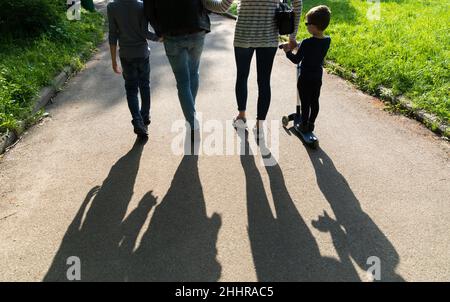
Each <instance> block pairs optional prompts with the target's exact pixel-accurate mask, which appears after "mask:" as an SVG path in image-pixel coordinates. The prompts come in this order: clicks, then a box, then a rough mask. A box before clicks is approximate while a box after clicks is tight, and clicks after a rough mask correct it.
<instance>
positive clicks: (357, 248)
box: [308, 149, 404, 281]
mask: <svg viewBox="0 0 450 302" xmlns="http://www.w3.org/2000/svg"><path fill="white" fill-rule="evenodd" d="M308 155H309V157H310V159H311V162H312V164H313V166H314V169H315V172H316V178H317V184H318V186H319V188H320V190H321V191H322V194H323V195H324V197H325V198H326V200H327V201H328V203H329V204H330V206H331V209H332V210H333V213H334V216H335V217H336V220H334V219H332V218H331V217H330V216H329V215H328V213H327V212H324V213H323V215H320V216H319V217H318V219H317V221H314V222H313V226H314V227H316V228H317V229H318V230H320V231H322V232H330V234H331V236H332V238H333V244H334V246H335V248H336V250H337V251H338V253H339V251H341V254H340V257H344V258H346V259H348V258H351V259H353V260H354V262H356V264H357V265H358V266H359V268H360V269H362V270H364V271H367V270H368V269H369V268H370V267H371V266H372V264H373V263H372V262H370V261H369V263H368V260H369V257H372V256H375V257H378V258H379V259H380V268H381V276H380V277H381V280H380V281H404V279H403V278H402V277H401V276H400V275H398V274H397V273H396V272H395V269H396V267H397V265H398V263H399V255H398V253H397V251H396V250H395V248H394V246H393V245H392V243H391V242H390V241H389V239H388V238H387V237H386V236H385V235H384V234H383V232H382V231H381V230H380V228H379V227H378V226H377V225H376V224H375V222H374V221H373V220H372V218H370V216H369V215H367V214H366V213H365V212H364V210H363V209H362V208H361V204H360V202H359V200H358V199H357V197H356V196H355V194H354V193H353V191H352V189H351V188H350V186H349V184H348V182H347V180H346V179H345V178H344V176H343V175H342V174H341V173H340V172H339V171H338V170H337V169H336V167H335V165H334V163H333V161H332V160H331V158H330V157H329V156H328V155H327V153H326V152H325V151H324V150H322V149H319V150H315V151H313V150H308ZM343 253H345V254H343ZM375 281H377V280H375Z"/></svg>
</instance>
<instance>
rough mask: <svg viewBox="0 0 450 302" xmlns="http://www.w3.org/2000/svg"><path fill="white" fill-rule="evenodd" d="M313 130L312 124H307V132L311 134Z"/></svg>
mask: <svg viewBox="0 0 450 302" xmlns="http://www.w3.org/2000/svg"><path fill="white" fill-rule="evenodd" d="M314 128H315V126H314V123H308V130H309V132H313V131H314Z"/></svg>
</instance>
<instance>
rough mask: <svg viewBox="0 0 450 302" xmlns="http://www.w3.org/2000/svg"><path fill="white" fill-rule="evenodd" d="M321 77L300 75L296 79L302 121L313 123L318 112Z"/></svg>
mask: <svg viewBox="0 0 450 302" xmlns="http://www.w3.org/2000/svg"><path fill="white" fill-rule="evenodd" d="M321 87H322V79H320V78H308V77H302V76H300V78H299V79H298V83H297V88H298V93H299V95H300V101H301V105H302V121H304V122H310V123H313V124H314V122H315V121H316V118H317V115H318V114H319V97H320V89H321Z"/></svg>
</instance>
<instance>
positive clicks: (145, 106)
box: [139, 58, 151, 124]
mask: <svg viewBox="0 0 450 302" xmlns="http://www.w3.org/2000/svg"><path fill="white" fill-rule="evenodd" d="M139 91H140V93H141V102H142V106H141V116H142V119H143V120H144V123H145V124H149V123H150V99H151V98H150V61H149V58H145V59H142V60H139Z"/></svg>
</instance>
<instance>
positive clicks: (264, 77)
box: [233, 0, 302, 138]
mask: <svg viewBox="0 0 450 302" xmlns="http://www.w3.org/2000/svg"><path fill="white" fill-rule="evenodd" d="M291 2H292V3H293V8H294V12H295V31H294V32H293V33H292V34H291V35H290V37H289V41H290V42H289V47H290V48H291V49H294V48H295V47H296V46H297V42H296V35H297V30H298V25H299V23H300V17H301V11H302V0H292V1H291ZM279 4H280V0H241V1H240V4H239V7H238V11H239V17H238V20H237V24H236V31H235V37H234V50H235V58H236V67H237V78H236V100H237V105H238V111H239V114H238V116H237V117H236V118H235V119H234V123H233V124H234V126H235V127H236V128H246V127H247V124H246V122H247V117H246V109H247V96H248V90H247V81H248V76H249V73H250V65H251V61H252V58H253V54H254V53H256V65H257V75H258V112H257V117H256V119H257V123H256V131H257V137H258V138H259V137H263V133H262V127H261V126H262V124H263V122H264V120H265V119H266V116H267V112H268V111H269V107H270V99H271V89H270V77H271V74H272V66H273V61H274V59H275V54H276V52H277V49H278V36H279V34H278V26H277V22H276V19H275V11H276V9H277V7H278V5H279ZM260 129H261V130H260Z"/></svg>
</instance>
